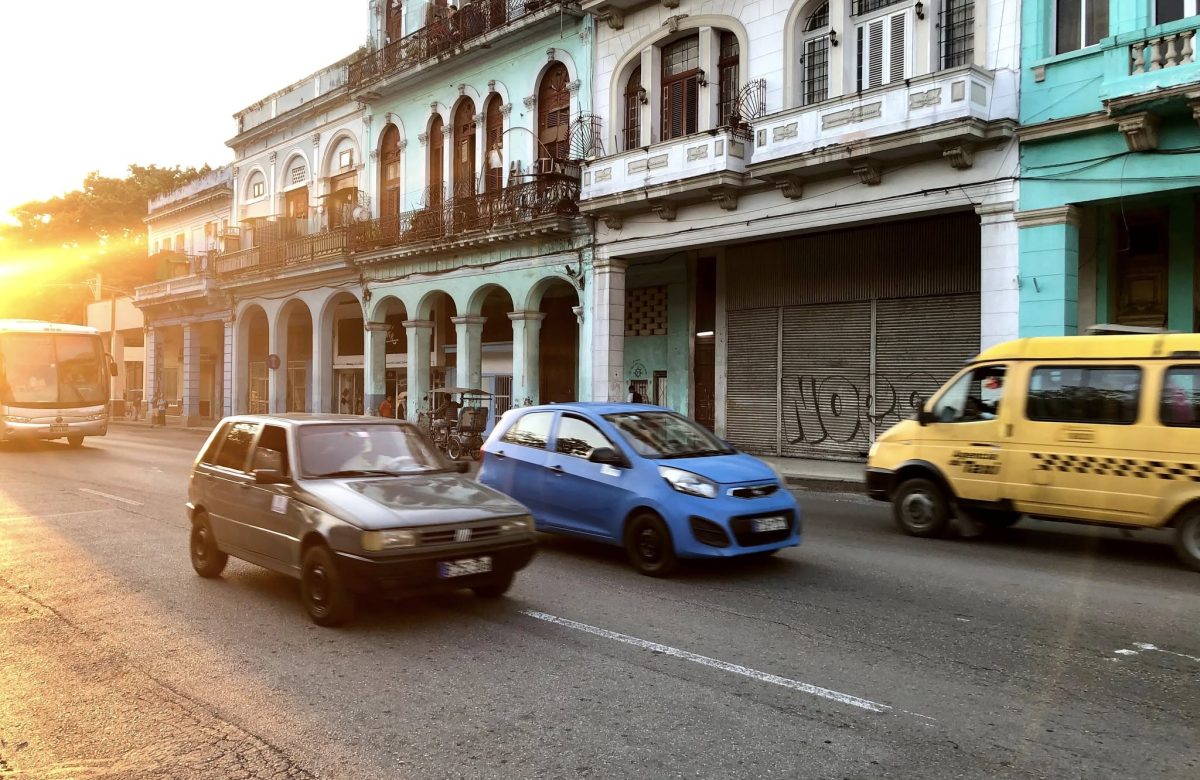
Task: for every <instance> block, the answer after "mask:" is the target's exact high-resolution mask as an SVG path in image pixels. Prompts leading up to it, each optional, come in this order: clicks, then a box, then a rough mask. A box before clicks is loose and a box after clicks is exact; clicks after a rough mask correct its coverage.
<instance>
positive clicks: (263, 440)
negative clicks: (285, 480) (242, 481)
mask: <svg viewBox="0 0 1200 780" xmlns="http://www.w3.org/2000/svg"><path fill="white" fill-rule="evenodd" d="M287 451H288V448H287V429H285V428H281V427H279V426H278V425H266V426H263V432H262V436H259V437H258V446H257V447H255V448H254V457H253V458H252V459H251V461H250V470H251V471H257V470H258V469H274V470H275V471H279V472H281V473H282V474H283V476H285V477H286V476H288V456H287Z"/></svg>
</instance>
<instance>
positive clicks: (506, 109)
mask: <svg viewBox="0 0 1200 780" xmlns="http://www.w3.org/2000/svg"><path fill="white" fill-rule="evenodd" d="M511 115H512V103H505V104H504V105H502V106H500V116H502V117H504V118H505V119H507V118H508V117H509V116H511Z"/></svg>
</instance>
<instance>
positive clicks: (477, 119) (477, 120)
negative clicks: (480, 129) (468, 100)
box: [471, 111, 483, 124]
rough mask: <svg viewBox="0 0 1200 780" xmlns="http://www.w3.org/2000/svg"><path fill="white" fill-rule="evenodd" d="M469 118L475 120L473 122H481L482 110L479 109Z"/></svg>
mask: <svg viewBox="0 0 1200 780" xmlns="http://www.w3.org/2000/svg"><path fill="white" fill-rule="evenodd" d="M471 119H473V120H475V124H480V123H482V122H483V112H482V111H480V112H479V113H478V114H475V115H474V116H472V117H471Z"/></svg>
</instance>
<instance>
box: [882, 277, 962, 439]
mask: <svg viewBox="0 0 1200 780" xmlns="http://www.w3.org/2000/svg"><path fill="white" fill-rule="evenodd" d="M875 318H876V319H875V322H876V325H875V330H876V337H875V341H876V344H875V397H876V401H875V410H876V411H875V417H876V419H875V423H876V430H877V431H878V433H882V432H883V431H885V430H887V429H888V428H889V427H891V426H892V425H894V424H895V423H897V422H899V421H900V420H903V419H906V418H907V417H909V416H911V415H912V413H913V412H914V411H915V410H916V409H918V408H920V406H921V405H922V404H923V403H924V402H925V400H926V399H928V398H929V397H930V396H931V395H932V394H933V393H934V392H936V391H937V389H938V388H940V387H941V386H942V385H943V384H944V383H945V382H946V380H947V379H949V378H950V377H951V376H953V375H954V374H955V373H956V372H957V371H958V370H959V369H960V368H962V367H963V364H964V363H965V362H966V361H967V360H969V359H970V358H972V357H974V356H975V355H977V354H979V294H978V293H969V294H966V295H942V296H934V297H928V298H896V299H890V300H881V301H879V302H878V304H877V309H876V313H875Z"/></svg>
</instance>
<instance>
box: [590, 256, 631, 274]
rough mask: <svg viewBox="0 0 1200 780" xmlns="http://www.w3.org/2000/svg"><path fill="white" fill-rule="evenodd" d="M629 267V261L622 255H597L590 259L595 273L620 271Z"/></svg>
mask: <svg viewBox="0 0 1200 780" xmlns="http://www.w3.org/2000/svg"><path fill="white" fill-rule="evenodd" d="M628 267H629V261H628V260H626V259H625V258H623V257H597V258H596V259H595V260H593V261H592V270H593V271H594V272H595V273H598V274H599V273H622V272H624V271H625V269H626V268H628Z"/></svg>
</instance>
